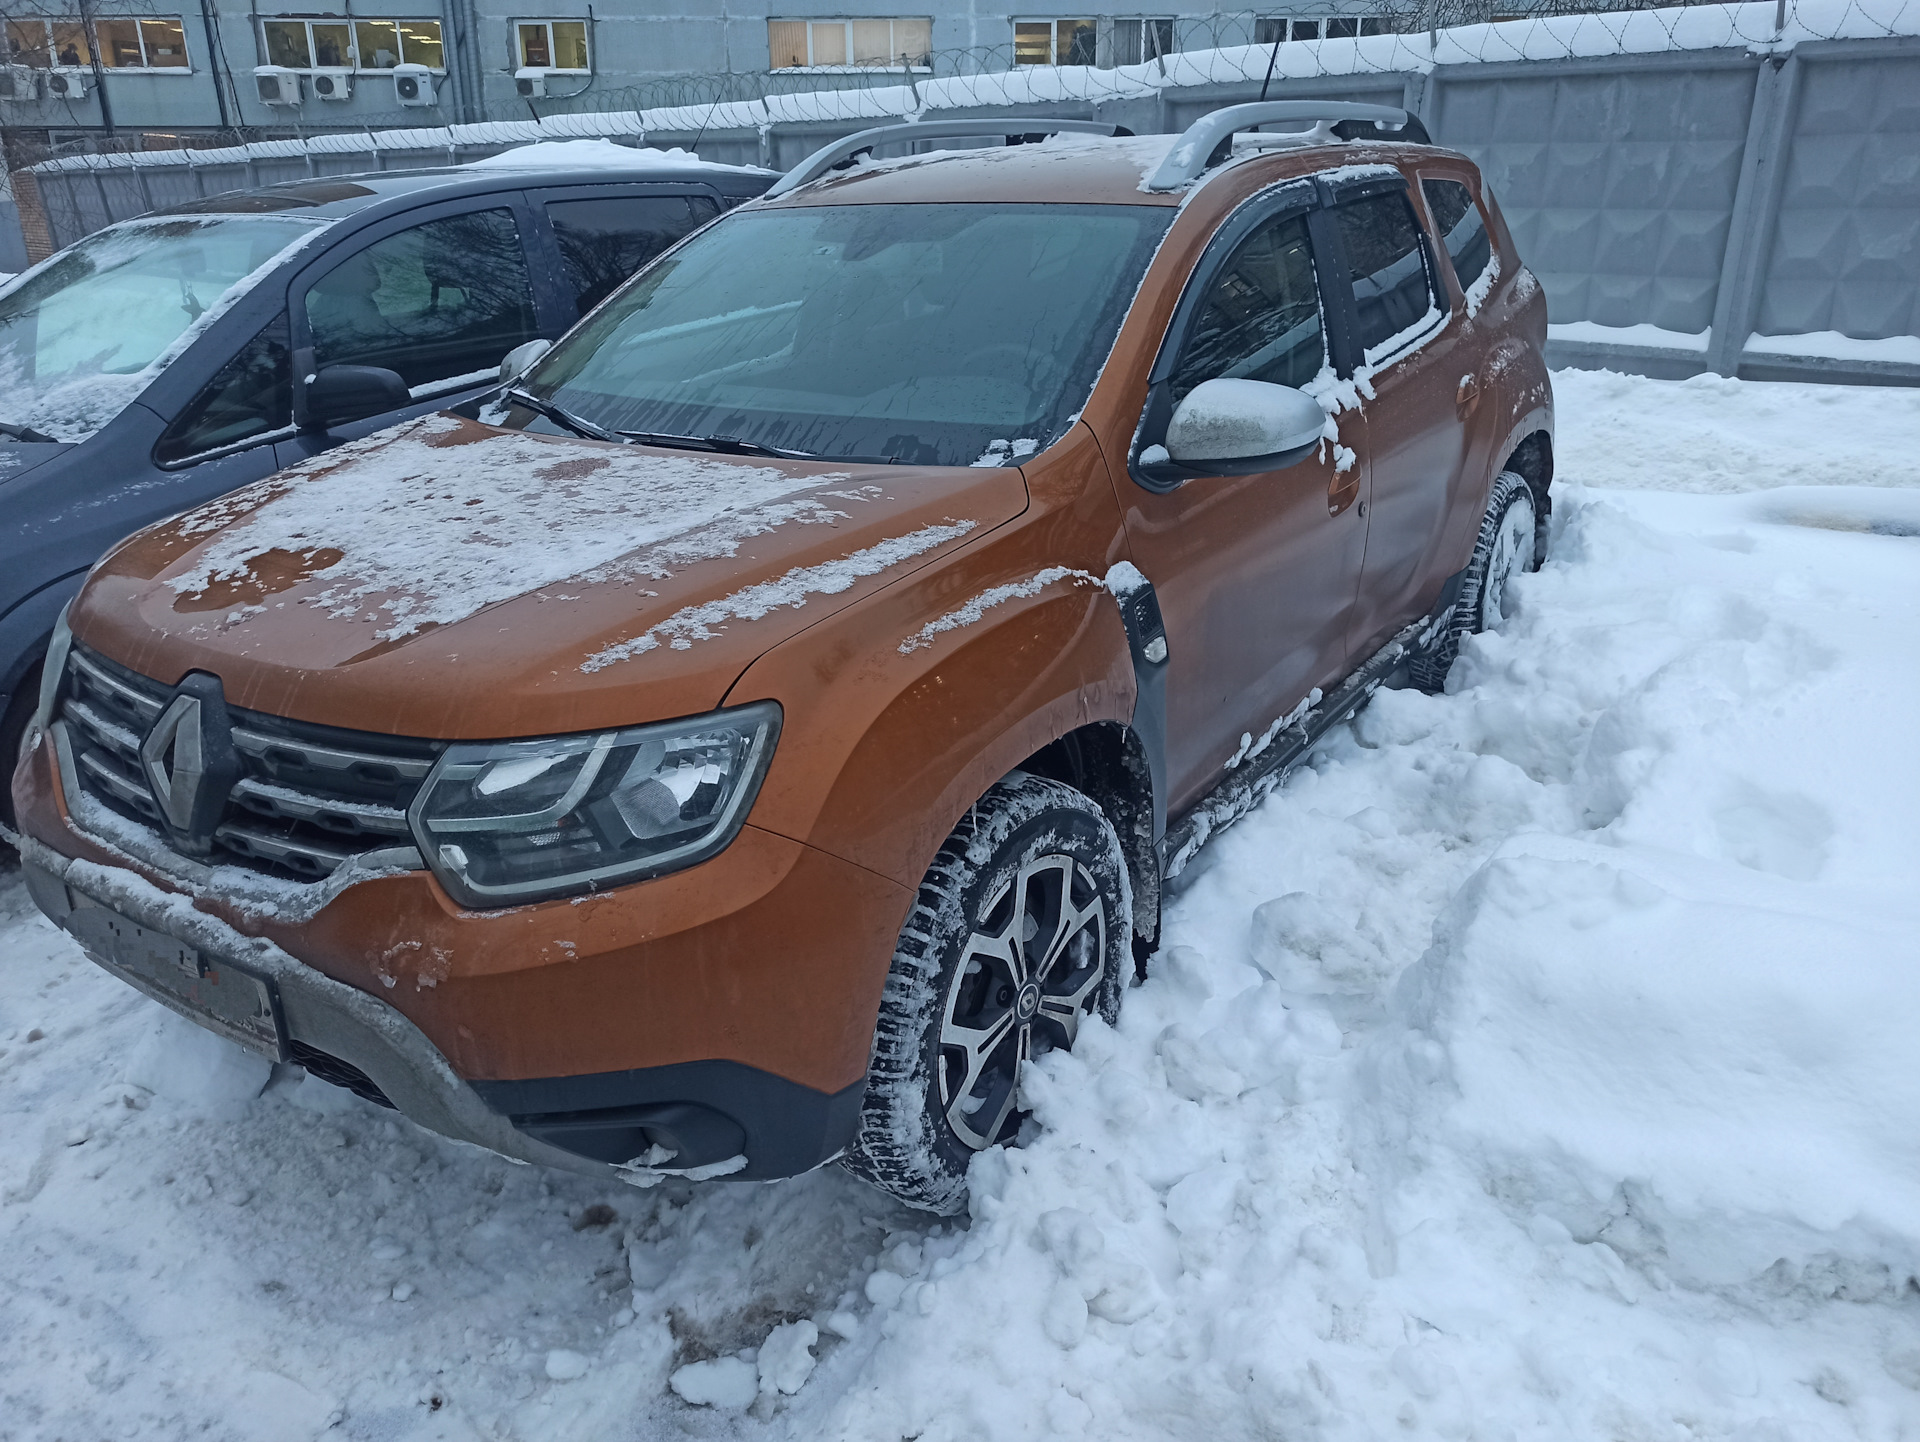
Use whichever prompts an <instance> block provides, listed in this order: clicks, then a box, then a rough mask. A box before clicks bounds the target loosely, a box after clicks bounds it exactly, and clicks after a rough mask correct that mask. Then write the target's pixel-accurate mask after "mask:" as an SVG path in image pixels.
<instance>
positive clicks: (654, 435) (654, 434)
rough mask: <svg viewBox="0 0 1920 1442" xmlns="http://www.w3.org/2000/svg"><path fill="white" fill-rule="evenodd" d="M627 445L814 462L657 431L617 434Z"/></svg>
mask: <svg viewBox="0 0 1920 1442" xmlns="http://www.w3.org/2000/svg"><path fill="white" fill-rule="evenodd" d="M620 434H621V435H623V436H625V437H626V438H627V439H628V440H630V441H638V442H640V444H642V445H645V446H667V447H670V448H677V449H680V450H695V451H718V452H720V453H721V454H722V455H728V456H772V457H773V458H774V459H775V460H779V461H817V460H819V459H820V457H819V456H816V455H814V454H813V453H812V452H811V451H783V450H780V449H779V448H778V447H775V446H763V445H761V444H760V442H758V441H743V440H741V439H740V438H739V437H738V436H670V435H666V434H664V433H662V432H660V431H621V432H620Z"/></svg>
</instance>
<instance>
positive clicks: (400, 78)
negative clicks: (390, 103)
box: [393, 64, 440, 105]
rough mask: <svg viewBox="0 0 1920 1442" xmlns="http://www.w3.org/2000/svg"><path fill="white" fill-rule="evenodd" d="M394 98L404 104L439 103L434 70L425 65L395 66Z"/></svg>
mask: <svg viewBox="0 0 1920 1442" xmlns="http://www.w3.org/2000/svg"><path fill="white" fill-rule="evenodd" d="M393 98H394V99H395V100H398V101H399V102H400V103H401V104H402V105H438V104H439V103H440V98H439V97H438V96H437V95H435V94H434V93H433V72H432V71H431V70H429V69H427V67H426V66H424V65H411V64H409V65H396V66H394V67H393Z"/></svg>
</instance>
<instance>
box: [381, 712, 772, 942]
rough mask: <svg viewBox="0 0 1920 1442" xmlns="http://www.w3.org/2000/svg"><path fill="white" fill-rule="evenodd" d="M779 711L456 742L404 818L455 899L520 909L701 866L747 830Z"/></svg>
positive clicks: (725, 713) (430, 775)
mask: <svg viewBox="0 0 1920 1442" xmlns="http://www.w3.org/2000/svg"><path fill="white" fill-rule="evenodd" d="M779 734H780V707H779V706H778V704H776V703H775V702H772V701H760V702H756V703H755V704H753V705H751V706H742V707H740V708H738V709H737V710H731V711H716V712H714V713H713V714H711V715H708V716H695V717H690V718H688V719H687V720H684V721H662V722H658V723H656V724H654V725H650V726H635V727H631V728H629V729H627V730H623V731H599V732H586V733H582V734H580V735H577V736H553V737H546V738H542V739H540V740H534V741H479V742H466V741H462V742H455V743H454V744H453V745H451V746H449V747H447V749H446V750H445V751H444V752H443V753H442V754H441V757H440V760H439V761H438V762H437V763H435V765H434V768H433V771H432V772H431V774H429V775H428V777H427V779H426V781H425V783H424V784H423V785H422V786H421V788H420V794H419V795H418V796H417V797H415V798H414V803H413V807H412V809H411V810H410V811H409V812H408V814H407V819H408V820H409V821H410V822H411V823H412V826H413V834H414V839H415V840H416V841H418V842H419V844H420V852H421V854H422V855H423V856H425V857H426V859H427V864H428V865H429V866H431V867H432V868H433V870H434V874H435V875H436V876H438V877H439V878H440V883H441V885H443V886H445V887H446V889H447V891H448V892H449V894H451V895H452V896H453V898H454V899H455V900H456V901H459V902H461V903H463V904H465V905H468V906H512V905H517V904H519V903H522V902H528V901H539V900H542V899H544V898H546V897H552V896H568V895H574V894H577V893H579V892H583V891H596V890H600V889H602V888H604V887H608V886H617V885H620V884H622V883H624V882H629V881H639V880H642V879H644V878H646V877H649V876H658V875H660V874H661V873H662V872H666V871H677V870H679V869H680V868H681V867H685V866H692V865H693V864H694V863H695V862H699V861H705V860H706V859H707V858H708V857H710V856H712V855H714V854H715V853H716V852H718V851H720V850H721V849H722V848H724V847H725V846H726V845H727V843H728V842H730V841H732V840H733V838H734V836H735V835H736V834H738V832H739V830H740V827H741V825H742V823H743V822H745V820H746V817H747V809H748V808H749V807H750V806H752V804H753V798H754V795H755V793H757V792H758V791H759V789H760V782H761V779H762V778H763V777H764V776H765V775H766V772H767V762H768V761H769V760H770V759H771V758H772V755H773V745H774V742H775V741H776V740H777V739H778V737H779Z"/></svg>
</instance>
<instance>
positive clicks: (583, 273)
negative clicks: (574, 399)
mask: <svg viewBox="0 0 1920 1442" xmlns="http://www.w3.org/2000/svg"><path fill="white" fill-rule="evenodd" d="M719 213H720V207H719V206H717V205H715V204H714V203H713V201H711V200H709V199H708V198H707V197H706V196H704V195H700V196H683V195H636V196H614V197H611V198H608V199H604V200H557V201H554V202H553V203H552V204H550V205H548V206H547V219H548V220H550V221H552V222H553V237H554V239H555V240H556V241H558V242H559V245H560V271H561V274H562V275H563V276H564V277H565V279H566V283H567V289H568V290H569V291H571V292H572V293H573V298H574V304H575V305H576V306H577V307H578V311H579V314H581V315H585V314H586V313H587V312H588V311H590V310H592V309H593V308H594V307H595V306H596V305H598V304H600V302H601V301H603V300H605V299H606V298H607V297H608V296H610V295H612V294H613V293H614V291H616V290H618V289H619V288H620V286H621V285H622V284H623V283H624V282H625V281H626V280H627V278H628V277H629V276H631V275H632V274H633V273H634V272H635V271H637V270H639V269H640V267H641V266H643V265H645V264H646V263H647V262H648V261H650V260H652V259H653V258H654V257H655V256H656V255H658V254H660V252H661V251H663V250H665V249H666V248H667V247H668V246H670V245H672V244H673V243H674V242H675V241H676V240H679V239H681V238H682V237H684V236H686V235H688V234H690V233H691V232H692V231H693V230H695V229H696V228H697V227H699V226H702V225H705V224H706V223H707V222H708V221H709V220H712V219H713V217H714V216H716V215H718V214H719Z"/></svg>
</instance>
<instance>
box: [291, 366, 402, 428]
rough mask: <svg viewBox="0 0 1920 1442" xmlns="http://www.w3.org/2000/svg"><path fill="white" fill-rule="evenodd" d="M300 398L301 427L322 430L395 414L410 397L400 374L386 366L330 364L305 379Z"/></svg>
mask: <svg viewBox="0 0 1920 1442" xmlns="http://www.w3.org/2000/svg"><path fill="white" fill-rule="evenodd" d="M299 399H300V400H301V401H302V403H303V404H302V406H301V408H300V411H301V414H300V428H301V429H302V430H308V431H325V430H329V429H331V428H332V427H334V426H344V425H348V424H351V423H352V422H354V421H363V420H365V419H366V418H367V417H368V416H377V415H380V414H382V413H383V412H385V411H397V410H399V409H400V408H401V407H402V406H404V405H406V404H407V402H409V401H410V400H412V399H413V394H412V392H410V391H409V390H408V389H407V383H406V381H405V380H403V379H401V376H400V373H399V372H398V371H390V370H388V369H387V368H386V367H385V366H355V365H330V366H322V367H321V368H320V370H319V372H318V373H317V374H314V375H310V376H308V377H307V379H306V382H305V384H304V385H303V386H302V387H301V394H300V397H299Z"/></svg>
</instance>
